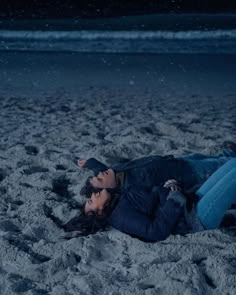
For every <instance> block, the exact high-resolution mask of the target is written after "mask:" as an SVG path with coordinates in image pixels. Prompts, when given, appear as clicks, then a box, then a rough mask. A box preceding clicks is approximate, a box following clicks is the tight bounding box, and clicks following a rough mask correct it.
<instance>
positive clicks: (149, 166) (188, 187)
mask: <svg viewBox="0 0 236 295" xmlns="http://www.w3.org/2000/svg"><path fill="white" fill-rule="evenodd" d="M223 146H224V147H225V149H224V150H223V152H222V153H220V154H218V155H216V156H206V155H202V154H197V153H193V154H189V155H186V156H181V157H178V158H175V157H174V156H172V155H170V156H148V157H144V158H141V159H137V160H133V161H128V162H126V163H121V164H117V165H114V166H112V167H107V166H106V165H104V164H103V163H101V162H99V161H98V160H96V159H94V158H90V159H88V160H87V161H86V160H78V165H79V166H80V167H81V168H87V169H90V170H92V171H93V172H94V175H95V176H94V177H92V178H91V177H89V179H88V180H87V181H86V185H85V186H84V187H83V189H82V192H81V193H82V194H86V191H88V192H90V191H91V190H92V189H93V188H115V187H122V188H126V187H128V186H130V185H137V184H142V186H144V187H148V188H149V187H152V186H155V185H163V184H164V182H165V181H166V180H167V179H172V178H173V179H176V180H177V181H178V182H179V183H180V184H181V186H182V188H183V190H184V191H192V192H193V191H196V190H197V189H198V188H199V187H200V185H201V184H202V183H203V182H204V181H205V180H206V179H207V178H208V177H209V176H210V175H211V174H212V173H213V172H214V171H216V170H217V169H218V168H219V167H220V166H222V165H223V164H224V163H225V162H227V161H228V160H229V159H231V158H233V157H236V144H234V143H233V142H225V143H224V144H223ZM226 148H227V149H226Z"/></svg>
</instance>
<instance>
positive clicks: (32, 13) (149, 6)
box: [0, 0, 236, 19]
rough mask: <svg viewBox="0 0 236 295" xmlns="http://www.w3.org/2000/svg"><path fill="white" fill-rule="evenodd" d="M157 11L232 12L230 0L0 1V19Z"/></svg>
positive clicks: (234, 10) (234, 5)
mask: <svg viewBox="0 0 236 295" xmlns="http://www.w3.org/2000/svg"><path fill="white" fill-rule="evenodd" d="M157 13H236V1H233V0H225V1H219V0H159V1H157V0H156V1H154V0H150V1H146V0H135V1H134V0H127V1H124V0H123V1H119V3H117V1H114V0H103V1H101V0H88V1H86V0H80V1H75V0H68V1H66V3H65V1H64V2H63V1H60V0H59V1H58V0H55V1H51V2H50V1H48V2H47V3H45V2H44V3H43V2H42V1H39V0H31V1H26V0H25V1H21V2H20V1H19V0H18V1H17V0H8V1H7V0H3V1H1V2H0V18H1V19H24V18H28V19H38V18H41V19H45V18H77V17H80V18H98V17H116V16H123V15H124V16H125V15H141V14H157Z"/></svg>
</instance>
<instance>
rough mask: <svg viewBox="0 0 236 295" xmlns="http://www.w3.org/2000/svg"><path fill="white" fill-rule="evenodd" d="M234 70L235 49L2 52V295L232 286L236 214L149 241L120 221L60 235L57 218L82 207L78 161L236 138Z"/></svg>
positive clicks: (205, 146) (214, 290) (194, 148)
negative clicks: (118, 226) (120, 227)
mask: <svg viewBox="0 0 236 295" xmlns="http://www.w3.org/2000/svg"><path fill="white" fill-rule="evenodd" d="M235 74H236V56H233V55H232V56H231V55H113V54H110V55H109V54H107V55H105V54H97V55H92V54H84V55H83V54H54V55H52V54H46V53H41V54H36V53H11V54H9V53H3V52H2V53H1V54H0V81H1V82H0V83H1V84H0V126H1V128H0V294H1V295H13V294H27V295H36V294H50V295H75V294H76V295H77V294H109V295H115V294H145V295H150V294H165V295H168V294H181V295H183V294H184V295H190V294H191V295H192V294H204V295H205V294H219V295H222V294H229V295H233V294H235V293H236V258H235V257H236V256H235V254H236V236H235V223H232V224H230V225H228V226H226V225H225V226H221V227H220V228H219V229H216V230H210V231H205V232H199V233H195V234H188V235H186V236H179V235H176V236H173V235H171V236H170V237H169V238H168V239H166V240H165V241H161V242H156V243H144V242H141V241H139V240H137V239H134V238H131V237H130V236H128V235H126V234H124V233H121V232H119V231H117V230H115V229H112V228H111V229H110V230H109V231H107V232H101V233H97V234H95V235H92V236H88V237H81V238H74V239H71V240H63V239H61V236H62V235H63V230H62V229H60V228H58V227H57V226H56V224H55V223H54V222H53V221H52V219H51V218H49V217H48V213H49V212H52V213H53V214H54V216H55V217H57V218H59V219H60V220H62V221H63V222H66V221H67V220H69V219H70V218H72V217H73V216H75V215H76V214H78V205H79V204H81V203H82V201H83V199H82V197H81V196H80V195H79V191H80V188H81V186H82V184H83V182H84V181H85V179H86V178H87V177H88V175H90V174H91V173H90V172H89V171H87V170H80V169H79V168H78V166H77V165H76V160H77V159H78V158H84V159H87V158H89V157H92V156H93V157H95V158H97V159H99V160H101V161H103V162H104V163H106V164H108V165H110V164H112V163H114V162H116V161H117V160H118V159H119V158H120V157H125V158H130V159H135V158H139V157H142V156H146V155H150V154H153V155H154V154H160V155H166V154H173V155H175V156H178V155H183V154H186V153H189V152H201V153H203V154H209V155H213V154H216V153H217V152H219V151H221V149H222V142H223V141H224V140H232V141H235V140H236V117H235V114H236V83H235V77H236V75H235ZM227 214H228V216H231V215H235V210H231V211H228V212H227ZM230 214H231V215H230Z"/></svg>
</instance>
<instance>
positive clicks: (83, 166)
mask: <svg viewBox="0 0 236 295" xmlns="http://www.w3.org/2000/svg"><path fill="white" fill-rule="evenodd" d="M86 162H87V161H86V160H82V159H79V160H78V161H77V164H78V166H79V167H80V168H86Z"/></svg>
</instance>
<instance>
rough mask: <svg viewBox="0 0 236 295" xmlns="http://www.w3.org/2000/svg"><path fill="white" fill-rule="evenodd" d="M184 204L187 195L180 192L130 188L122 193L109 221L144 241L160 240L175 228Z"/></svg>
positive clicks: (154, 188)
mask: <svg viewBox="0 0 236 295" xmlns="http://www.w3.org/2000/svg"><path fill="white" fill-rule="evenodd" d="M185 203H186V198H185V197H184V196H183V195H182V193H181V192H179V191H169V189H165V188H161V187H153V188H152V190H149V191H148V190H144V189H143V187H142V186H141V187H139V186H136V187H134V186H133V187H128V188H126V189H124V191H123V192H122V194H121V197H120V200H119V202H118V204H117V205H116V207H115V209H114V210H113V211H112V213H111V215H110V217H109V221H110V224H111V225H112V226H113V227H114V228H116V229H118V230H120V231H121V232H124V233H127V234H129V235H131V236H133V237H136V238H139V239H141V240H143V241H146V242H156V241H161V240H164V239H166V238H167V237H168V236H169V235H170V234H171V233H173V232H174V230H175V229H176V227H177V224H178V221H179V220H180V217H181V216H183V213H184V205H185Z"/></svg>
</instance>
